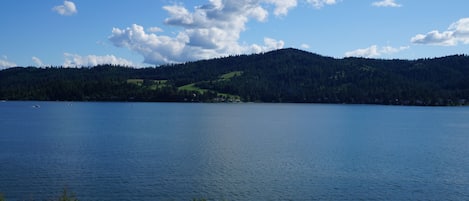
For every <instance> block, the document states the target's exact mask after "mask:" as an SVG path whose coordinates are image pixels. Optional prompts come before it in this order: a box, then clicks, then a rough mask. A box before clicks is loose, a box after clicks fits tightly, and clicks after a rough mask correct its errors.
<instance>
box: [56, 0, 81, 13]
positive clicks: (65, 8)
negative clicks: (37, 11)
mask: <svg viewBox="0 0 469 201" xmlns="http://www.w3.org/2000/svg"><path fill="white" fill-rule="evenodd" d="M52 10H53V11H55V12H57V13H58V14H60V15H73V14H76V13H77V12H78V10H77V7H76V6H75V3H73V2H72V1H64V3H63V5H58V6H54V7H53V8H52Z"/></svg>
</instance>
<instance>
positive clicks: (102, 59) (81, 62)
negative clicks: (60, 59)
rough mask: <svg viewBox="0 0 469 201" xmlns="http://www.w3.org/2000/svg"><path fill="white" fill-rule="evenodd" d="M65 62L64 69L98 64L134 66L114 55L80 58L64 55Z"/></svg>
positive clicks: (68, 54) (73, 55) (78, 56)
mask: <svg viewBox="0 0 469 201" xmlns="http://www.w3.org/2000/svg"><path fill="white" fill-rule="evenodd" d="M64 58H65V62H64V64H63V66H64V67H88V66H96V65H100V64H115V65H122V66H135V65H134V64H133V63H132V62H131V61H128V60H126V59H123V58H119V57H116V56H114V55H104V56H97V55H87V56H81V55H78V54H70V53H64Z"/></svg>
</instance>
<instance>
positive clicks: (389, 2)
mask: <svg viewBox="0 0 469 201" xmlns="http://www.w3.org/2000/svg"><path fill="white" fill-rule="evenodd" d="M371 5H373V6H376V7H394V8H397V7H402V4H398V3H396V1H395V0H383V1H376V2H373V3H372V4H371Z"/></svg>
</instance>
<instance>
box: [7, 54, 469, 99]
mask: <svg viewBox="0 0 469 201" xmlns="http://www.w3.org/2000/svg"><path fill="white" fill-rule="evenodd" d="M0 100H43V101H154V102H240V101H242V102H278V103H282V102H288V103H346V104H385V105H467V104H469V56H467V55H453V56H446V57H440V58H426V59H417V60H397V59H396V60H384V59H366V58H353V57H350V58H343V59H335V58H331V57H324V56H321V55H317V54H314V53H310V52H306V51H302V50H297V49H292V48H288V49H281V50H276V51H272V52H267V53H261V54H253V55H239V56H230V57H225V58H217V59H211V60H202V61H196V62H188V63H183V64H170V65H164V66H159V67H149V68H129V67H123V66H115V65H99V66H95V67H88V68H63V67H47V68H37V67H15V68H8V69H4V70H1V71H0Z"/></svg>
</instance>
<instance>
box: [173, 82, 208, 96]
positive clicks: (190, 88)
mask: <svg viewBox="0 0 469 201" xmlns="http://www.w3.org/2000/svg"><path fill="white" fill-rule="evenodd" d="M195 84H196V83H192V84H186V85H184V86H180V87H179V88H178V89H179V90H185V91H195V92H199V93H201V94H202V93H205V92H207V91H208V90H207V89H201V88H199V87H196V86H195Z"/></svg>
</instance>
